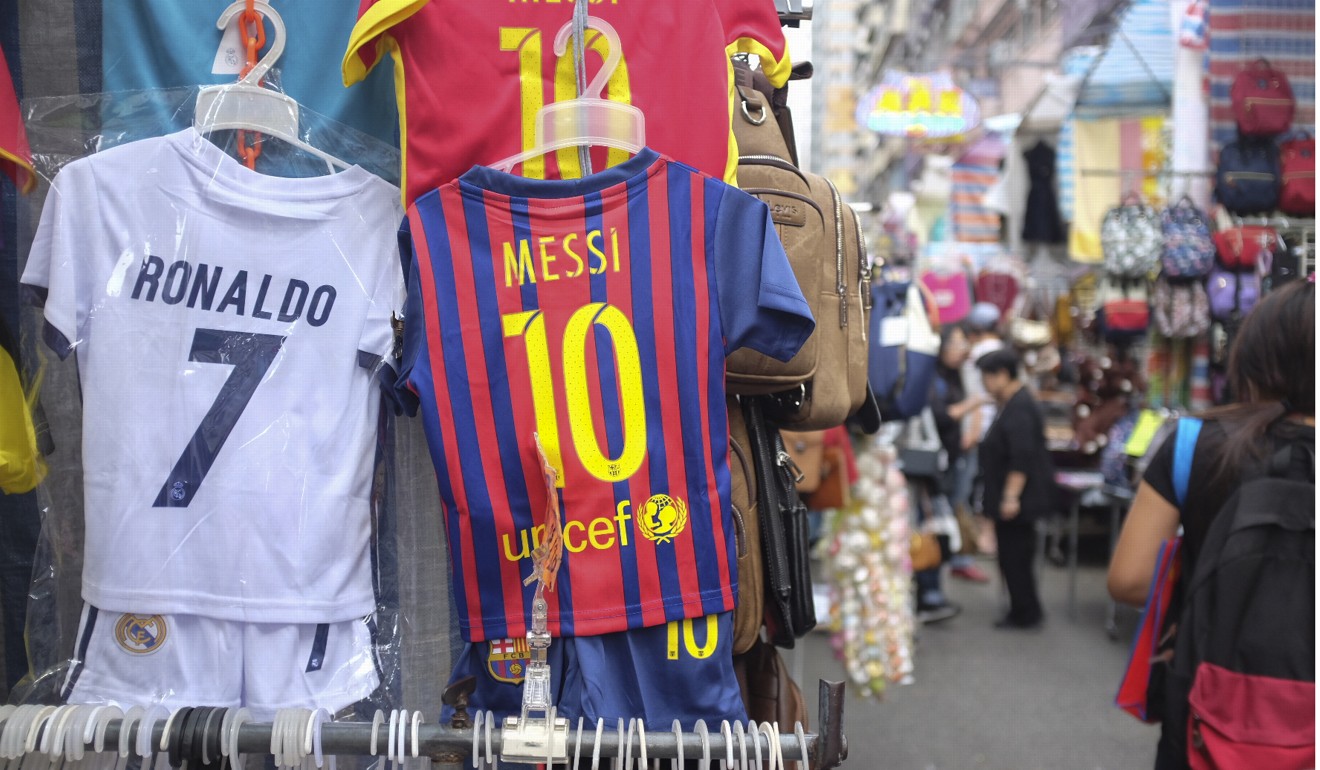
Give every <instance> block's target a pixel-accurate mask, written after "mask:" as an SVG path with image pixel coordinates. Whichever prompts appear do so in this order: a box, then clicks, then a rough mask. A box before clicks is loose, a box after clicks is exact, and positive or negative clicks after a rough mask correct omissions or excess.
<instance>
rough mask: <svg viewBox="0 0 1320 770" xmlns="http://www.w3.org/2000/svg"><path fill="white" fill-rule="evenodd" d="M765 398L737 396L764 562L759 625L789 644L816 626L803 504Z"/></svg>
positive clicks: (781, 643)
mask: <svg viewBox="0 0 1320 770" xmlns="http://www.w3.org/2000/svg"><path fill="white" fill-rule="evenodd" d="M765 399H766V397H764V396H761V397H751V398H744V399H742V405H743V418H744V420H746V423H747V435H748V440H749V441H750V442H751V445H752V463H753V466H754V468H755V470H756V482H757V483H756V490H757V495H756V499H757V511H758V513H759V514H760V526H761V547H762V560H763V563H764V565H765V573H764V575H765V583H766V588H765V601H766V607H765V628H766V633H767V634H768V635H769V638H770V641H771V642H773V643H774V644H775V645H777V646H779V647H792V646H793V645H794V644H795V643H796V641H795V640H797V639H798V638H800V637H802V636H803V635H805V634H806V633H807V632H808V631H810V630H811V629H812V628H815V626H816V607H815V599H814V596H813V595H812V591H811V561H810V544H809V531H808V524H807V506H806V505H805V504H803V502H802V499H801V498H800V497H799V496H798V493H797V486H796V483H797V479H796V477H795V474H794V471H793V464H792V461H791V460H790V459H789V456H788V452H786V451H784V442H783V439H782V438H780V435H779V431H778V430H776V429H775V428H774V427H773V426H772V425H771V424H770V422H769V420H768V419H767V418H766V415H765V411H764V409H763V406H762V405H763V402H764V401H765Z"/></svg>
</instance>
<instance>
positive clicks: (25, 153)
mask: <svg viewBox="0 0 1320 770" xmlns="http://www.w3.org/2000/svg"><path fill="white" fill-rule="evenodd" d="M0 172H4V174H5V175H7V176H8V177H9V178H10V179H13V180H14V184H15V185H17V186H18V189H19V191H20V192H25V193H26V192H31V191H32V188H33V187H35V186H36V184H37V176H36V174H34V173H33V172H32V153H31V151H29V150H28V141H27V134H26V133H24V131H23V114H22V112H21V111H20V110H19V109H18V97H17V96H16V95H15V94H14V81H13V80H11V79H10V78H9V65H8V64H7V63H6V62H5V54H4V51H0Z"/></svg>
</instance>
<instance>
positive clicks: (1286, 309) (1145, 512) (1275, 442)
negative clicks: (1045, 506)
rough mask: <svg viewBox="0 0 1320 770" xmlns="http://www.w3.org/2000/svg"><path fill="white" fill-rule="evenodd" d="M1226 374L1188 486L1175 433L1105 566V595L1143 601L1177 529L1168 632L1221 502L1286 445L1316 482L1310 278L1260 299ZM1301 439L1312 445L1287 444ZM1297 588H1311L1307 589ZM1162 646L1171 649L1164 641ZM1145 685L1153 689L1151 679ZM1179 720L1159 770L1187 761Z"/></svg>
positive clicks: (1165, 729) (1165, 726)
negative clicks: (1228, 397) (1229, 398)
mask: <svg viewBox="0 0 1320 770" xmlns="http://www.w3.org/2000/svg"><path fill="white" fill-rule="evenodd" d="M1228 376H1229V384H1230V386H1231V387H1232V389H1233V393H1234V394H1235V396H1236V397H1237V398H1238V403H1234V404H1230V405H1227V406H1222V407H1218V408H1216V409H1213V410H1211V411H1209V412H1207V413H1206V414H1205V415H1203V417H1202V419H1201V426H1202V427H1201V429H1200V433H1199V434H1197V435H1196V436H1195V447H1194V449H1193V451H1192V456H1191V464H1190V469H1189V472H1188V473H1187V474H1186V475H1185V476H1184V479H1190V480H1191V481H1192V483H1190V484H1187V485H1186V493H1185V497H1184V498H1183V501H1182V504H1181V505H1180V504H1179V503H1178V493H1177V491H1176V487H1177V484H1176V483H1175V471H1174V464H1175V459H1174V458H1175V449H1176V445H1177V432H1175V433H1174V434H1172V435H1171V436H1170V437H1169V438H1168V439H1166V440H1165V442H1164V443H1163V444H1162V445H1161V446H1160V448H1159V449H1157V450H1156V451H1155V454H1154V455H1153V456H1152V458H1151V462H1150V465H1149V466H1148V467H1147V469H1146V473H1145V475H1144V477H1143V478H1142V481H1141V484H1140V486H1139V487H1138V488H1137V494H1136V497H1135V498H1134V499H1133V501H1132V507H1131V509H1130V511H1129V512H1128V515H1127V519H1126V521H1125V522H1124V523H1123V529H1122V532H1121V534H1120V535H1119V538H1118V544H1117V545H1116V546H1115V548H1114V554H1113V558H1112V559H1111V561H1110V565H1109V580H1108V586H1109V593H1110V595H1111V596H1112V597H1113V598H1114V599H1115V600H1117V601H1120V602H1123V603H1126V604H1131V605H1133V606H1137V607H1140V606H1142V605H1143V604H1144V603H1145V600H1146V594H1147V591H1148V589H1149V587H1150V584H1151V581H1152V579H1153V578H1154V575H1155V569H1156V559H1157V557H1158V554H1159V550H1160V546H1161V544H1162V543H1164V542H1165V541H1166V540H1169V539H1170V538H1172V537H1174V535H1175V534H1176V533H1177V532H1178V528H1179V527H1180V526H1181V527H1182V530H1183V541H1182V546H1181V553H1182V570H1181V573H1180V575H1181V577H1180V578H1179V584H1178V587H1177V588H1176V589H1175V591H1174V595H1173V601H1172V603H1171V604H1170V607H1169V613H1168V615H1167V617H1168V618H1169V622H1168V623H1166V628H1165V629H1161V632H1162V635H1163V636H1165V637H1170V636H1172V633H1171V626H1172V624H1173V623H1177V622H1178V619H1179V616H1180V614H1181V608H1182V606H1183V605H1184V604H1185V599H1186V594H1185V593H1184V592H1185V591H1186V584H1187V581H1188V580H1190V576H1194V575H1197V574H1198V572H1197V559H1198V558H1199V557H1200V556H1201V555H1202V552H1203V549H1204V547H1205V546H1206V536H1207V534H1208V533H1209V531H1210V525H1211V523H1212V522H1214V521H1215V519H1216V517H1217V516H1218V515H1219V514H1220V512H1221V506H1222V505H1223V504H1224V503H1225V502H1226V501H1228V500H1229V499H1230V498H1232V497H1233V496H1234V493H1235V492H1236V491H1237V490H1238V489H1239V488H1240V487H1241V486H1242V485H1243V484H1245V483H1247V482H1250V481H1252V480H1255V479H1259V478H1261V477H1262V476H1263V475H1266V474H1267V472H1268V468H1269V463H1270V461H1271V459H1272V458H1273V457H1275V455H1276V454H1277V453H1279V452H1280V451H1281V450H1284V449H1289V450H1290V455H1288V457H1289V461H1288V462H1289V466H1290V467H1289V469H1288V470H1289V471H1290V473H1297V474H1298V475H1299V476H1301V477H1305V476H1307V475H1309V477H1310V479H1311V481H1312V483H1314V479H1315V468H1314V465H1313V458H1314V454H1315V284H1313V283H1310V282H1307V281H1296V282H1293V283H1291V284H1289V285H1287V286H1285V287H1284V288H1282V289H1279V290H1277V291H1275V292H1272V293H1271V294H1269V295H1268V296H1266V297H1264V298H1263V299H1262V300H1261V301H1260V303H1259V304H1258V305H1257V306H1256V307H1255V309H1254V310H1253V311H1252V312H1251V314H1250V315H1248V316H1247V317H1246V319H1245V320H1244V321H1243V322H1242V327H1241V328H1240V329H1239V330H1238V333H1237V339H1236V340H1235V342H1234V344H1233V350H1232V353H1231V354H1230V356H1229V364H1228ZM1180 430H1181V428H1180ZM1298 446H1300V447H1302V448H1305V449H1309V452H1298V451H1291V448H1292V447H1298ZM1298 465H1300V466H1301V467H1297V466H1298ZM1212 556H1213V555H1212ZM1299 588H1305V589H1307V590H1310V589H1311V588H1312V586H1304V587H1299ZM1162 649H1168V650H1170V651H1171V648H1170V647H1169V645H1168V644H1167V643H1166V644H1165V645H1164V646H1163V647H1162ZM1230 649H1231V648H1230ZM1311 655H1312V656H1314V650H1312V651H1311ZM1162 665H1164V666H1166V667H1167V665H1168V664H1167V662H1165V663H1163V664H1162ZM1152 673H1154V672H1152ZM1151 690H1152V692H1154V691H1155V690H1156V685H1155V676H1152V684H1151ZM1172 705H1173V704H1171V703H1168V704H1166V703H1165V702H1164V699H1163V697H1161V700H1160V702H1159V703H1157V704H1156V706H1157V707H1158V708H1160V709H1163V708H1165V707H1170V712H1169V713H1173V709H1172V708H1171V706H1172ZM1183 705H1184V706H1185V702H1184V704H1183ZM1155 716H1156V717H1161V718H1162V717H1164V716H1166V714H1164V713H1157V714H1155ZM1177 721H1179V720H1176V719H1163V722H1162V730H1161V735H1160V742H1159V748H1158V751H1157V754H1156V760H1155V767H1156V770H1172V769H1174V768H1178V769H1181V768H1185V767H1187V766H1188V756H1187V755H1188V752H1187V722H1186V721H1181V723H1180V724H1172V722H1177Z"/></svg>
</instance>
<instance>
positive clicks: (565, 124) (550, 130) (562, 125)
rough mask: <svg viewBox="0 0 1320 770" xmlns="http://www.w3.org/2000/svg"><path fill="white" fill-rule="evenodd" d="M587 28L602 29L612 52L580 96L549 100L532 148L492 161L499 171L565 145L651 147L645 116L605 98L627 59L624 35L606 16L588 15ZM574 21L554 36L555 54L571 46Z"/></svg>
mask: <svg viewBox="0 0 1320 770" xmlns="http://www.w3.org/2000/svg"><path fill="white" fill-rule="evenodd" d="M587 26H588V27H591V28H594V29H597V30H599V31H600V32H601V34H603V35H605V39H606V40H607V41H608V42H609V46H610V53H609V56H608V57H607V58H606V59H605V64H604V66H602V67H601V68H600V71H599V72H597V73H596V77H595V78H594V79H592V81H591V83H590V84H588V85H587V88H586V90H585V91H583V92H582V95H581V96H579V97H578V98H576V99H569V100H567V101H562V102H555V103H553V104H547V105H546V106H544V107H542V108H541V109H540V111H539V112H537V113H536V119H535V127H534V129H533V132H534V133H533V136H534V137H535V138H534V142H535V144H534V145H533V147H532V149H530V150H528V151H526V152H521V153H518V154H517V155H513V156H511V157H508V158H505V159H504V160H502V161H500V162H498V163H495V164H492V165H491V168H494V169H495V170H497V171H506V172H507V171H509V170H510V169H512V168H513V167H514V166H516V165H518V164H519V163H522V162H523V161H527V160H531V159H532V158H536V157H540V156H541V155H545V154H548V153H551V152H554V151H555V150H559V149H563V148H565V147H587V146H591V145H597V146H602V147H615V148H618V149H620V150H624V151H626V152H630V153H633V154H636V153H638V152H640V151H641V150H642V148H643V147H645V146H646V118H645V116H644V115H642V111H641V110H639V109H637V108H636V107H634V106H632V105H630V104H620V103H618V102H612V101H609V100H608V99H602V98H601V93H602V92H603V91H604V90H605V85H606V83H608V82H609V79H610V76H611V75H613V74H614V69H615V67H617V66H619V62H620V61H621V60H622V59H623V49H622V48H621V47H620V43H619V33H618V32H617V31H616V30H615V29H614V27H613V26H611V25H610V23H609V22H607V21H605V20H604V19H599V18H597V17H595V16H588V17H587ZM572 31H573V22H571V21H570V22H568V23H566V24H564V26H563V27H561V28H560V29H559V33H558V34H557V35H555V55H556V56H563V55H564V53H565V52H566V51H567V50H568V38H569V36H570V35H571V34H572Z"/></svg>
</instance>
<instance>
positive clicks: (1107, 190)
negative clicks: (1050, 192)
mask: <svg viewBox="0 0 1320 770" xmlns="http://www.w3.org/2000/svg"><path fill="white" fill-rule="evenodd" d="M1118 124H1119V121H1117V120H1093V121H1092V120H1079V121H1077V122H1076V134H1075V136H1076V144H1075V145H1074V147H1076V156H1077V162H1076V163H1074V164H1073V174H1074V176H1075V181H1074V184H1073V189H1074V190H1075V192H1074V201H1075V202H1074V204H1073V206H1074V213H1073V221H1072V228H1071V233H1070V235H1069V236H1068V256H1070V257H1072V258H1073V259H1074V260H1076V261H1078V262H1100V261H1101V260H1103V259H1104V254H1103V252H1102V251H1101V250H1100V222H1101V221H1102V220H1103V219H1104V217H1105V213H1106V212H1107V211H1109V209H1111V208H1113V207H1114V206H1115V205H1117V204H1118V202H1119V201H1120V200H1121V199H1122V197H1123V179H1122V177H1120V176H1118V175H1117V174H1108V173H1104V174H1087V173H1084V172H1086V171H1089V170H1097V171H1103V172H1109V171H1114V172H1117V171H1118V170H1119V161H1120V155H1119V152H1120V149H1121V148H1120V147H1119V141H1118V135H1119V125H1118Z"/></svg>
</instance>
